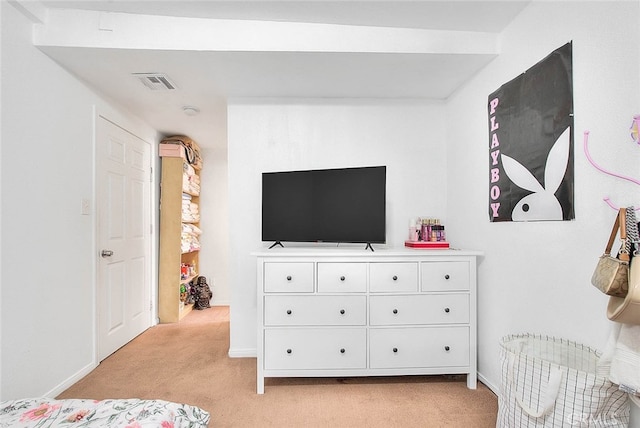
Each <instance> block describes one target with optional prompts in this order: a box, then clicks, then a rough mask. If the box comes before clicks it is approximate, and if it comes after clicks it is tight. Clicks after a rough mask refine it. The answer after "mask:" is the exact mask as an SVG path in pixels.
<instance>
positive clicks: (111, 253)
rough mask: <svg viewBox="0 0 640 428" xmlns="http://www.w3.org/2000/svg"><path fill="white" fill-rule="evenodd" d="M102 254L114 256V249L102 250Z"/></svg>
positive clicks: (103, 255)
mask: <svg viewBox="0 0 640 428" xmlns="http://www.w3.org/2000/svg"><path fill="white" fill-rule="evenodd" d="M100 255H101V256H102V257H111V256H113V251H111V250H102V253H100Z"/></svg>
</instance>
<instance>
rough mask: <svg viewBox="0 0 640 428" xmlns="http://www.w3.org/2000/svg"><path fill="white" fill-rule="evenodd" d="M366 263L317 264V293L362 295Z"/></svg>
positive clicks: (364, 286) (365, 277) (364, 285)
mask: <svg viewBox="0 0 640 428" xmlns="http://www.w3.org/2000/svg"><path fill="white" fill-rule="evenodd" d="M366 291H367V265H366V263H318V292H319V293H336V292H338V293H364V292H366Z"/></svg>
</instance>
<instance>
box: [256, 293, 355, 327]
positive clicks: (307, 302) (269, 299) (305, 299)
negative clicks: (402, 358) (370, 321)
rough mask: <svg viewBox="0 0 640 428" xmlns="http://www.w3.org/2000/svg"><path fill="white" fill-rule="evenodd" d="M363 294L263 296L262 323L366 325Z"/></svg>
mask: <svg viewBox="0 0 640 428" xmlns="http://www.w3.org/2000/svg"><path fill="white" fill-rule="evenodd" d="M366 323H367V298H366V296H318V295H314V296H281V295H277V296H265V297H264V324H265V325H268V326H275V325H279V326H294V325H366Z"/></svg>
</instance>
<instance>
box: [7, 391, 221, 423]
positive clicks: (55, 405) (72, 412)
mask: <svg viewBox="0 0 640 428" xmlns="http://www.w3.org/2000/svg"><path fill="white" fill-rule="evenodd" d="M208 423H209V413H208V412H206V411H204V410H202V409H201V408H199V407H195V406H190V405H188V404H178V403H173V402H170V401H164V400H140V399H125V400H102V401H97V400H79V399H67V400H55V399H50V398H31V399H24V400H12V401H3V402H1V403H0V427H1V428H5V427H12V428H14V427H20V428H22V427H24V428H31V427H33V428H36V427H37V428H49V427H69V428H75V427H101V428H104V427H123V428H151V427H154V428H155V427H158V428H182V427H185V428H187V427H188V428H200V427H207V424H208Z"/></svg>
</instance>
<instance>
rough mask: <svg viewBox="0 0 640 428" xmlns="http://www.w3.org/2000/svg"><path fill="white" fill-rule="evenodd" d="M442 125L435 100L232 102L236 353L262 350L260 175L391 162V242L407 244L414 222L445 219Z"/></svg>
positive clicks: (232, 274)
mask: <svg viewBox="0 0 640 428" xmlns="http://www.w3.org/2000/svg"><path fill="white" fill-rule="evenodd" d="M444 122H445V117H444V106H443V105H442V104H440V103H434V102H419V101H390V100H340V101H335V100H322V99H314V100H281V101H268V100H234V101H230V103H229V111H228V123H229V127H228V135H229V139H228V142H229V210H230V213H231V214H230V221H229V227H230V236H231V238H230V253H229V257H230V260H231V266H230V287H231V298H232V305H231V347H230V355H232V356H250V355H255V352H256V328H255V325H256V313H255V311H256V290H255V287H256V266H255V258H253V257H251V256H250V253H251V252H252V251H255V250H258V249H260V248H263V243H262V242H261V240H260V233H261V229H260V221H261V219H260V213H261V211H260V209H261V173H262V172H266V171H281V170H295V169H318V168H336V167H350V166H367V165H386V166H387V246H389V247H393V246H402V245H404V240H405V239H406V237H407V235H408V225H409V219H410V218H412V217H418V216H433V217H440V218H443V219H444V218H445V208H446V197H445V196H446V190H447V185H446V182H445V180H444V177H445V175H446V168H447V162H446V156H445V148H444V141H445V139H444V137H445V135H444V131H445V126H444ZM269 244H270V243H265V245H269Z"/></svg>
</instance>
